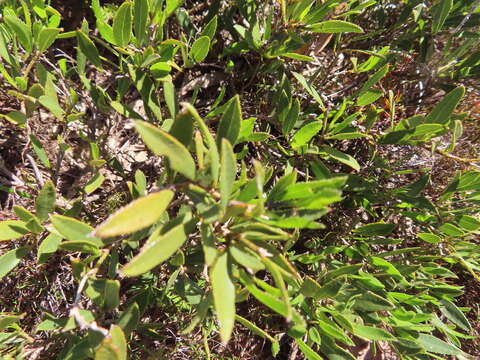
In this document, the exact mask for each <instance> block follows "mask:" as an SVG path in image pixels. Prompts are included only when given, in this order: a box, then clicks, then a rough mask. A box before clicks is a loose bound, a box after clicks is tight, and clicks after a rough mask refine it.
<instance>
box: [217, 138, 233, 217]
mask: <svg viewBox="0 0 480 360" xmlns="http://www.w3.org/2000/svg"><path fill="white" fill-rule="evenodd" d="M236 174H237V166H236V159H235V154H234V153H233V148H232V145H231V144H230V142H229V141H228V140H227V139H225V138H223V139H222V159H221V167H220V196H221V198H220V204H221V206H222V208H223V209H224V210H225V209H226V208H227V204H228V201H229V200H230V195H231V193H232V189H233V182H234V181H235V177H236Z"/></svg>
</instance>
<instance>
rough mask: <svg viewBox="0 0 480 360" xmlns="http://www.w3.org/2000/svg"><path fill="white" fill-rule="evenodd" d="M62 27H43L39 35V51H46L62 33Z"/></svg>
mask: <svg viewBox="0 0 480 360" xmlns="http://www.w3.org/2000/svg"><path fill="white" fill-rule="evenodd" d="M60 31H61V29H58V28H43V29H42V30H40V34H39V35H38V51H40V52H44V51H45V50H47V49H48V48H49V47H50V46H51V45H52V44H53V43H54V41H55V39H56V38H57V35H58V34H60Z"/></svg>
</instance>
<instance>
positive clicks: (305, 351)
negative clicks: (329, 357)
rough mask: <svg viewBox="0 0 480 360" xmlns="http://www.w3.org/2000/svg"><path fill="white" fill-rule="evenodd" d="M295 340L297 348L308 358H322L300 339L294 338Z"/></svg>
mask: <svg viewBox="0 0 480 360" xmlns="http://www.w3.org/2000/svg"><path fill="white" fill-rule="evenodd" d="M295 342H296V343H297V344H298V348H299V349H300V351H301V352H302V353H303V355H305V357H306V358H307V359H308V360H322V357H321V356H320V355H318V354H317V353H316V352H315V351H313V349H312V348H311V347H310V346H308V345H307V344H305V343H304V342H303V341H302V340H300V339H295Z"/></svg>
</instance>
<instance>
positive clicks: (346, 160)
mask: <svg viewBox="0 0 480 360" xmlns="http://www.w3.org/2000/svg"><path fill="white" fill-rule="evenodd" d="M321 151H322V152H324V153H326V154H327V155H326V157H327V158H332V159H334V160H337V161H339V162H341V163H343V164H345V165H348V166H350V167H351V168H352V169H354V170H360V164H359V163H358V162H357V160H356V159H355V158H353V157H352V156H350V155H348V154H345V153H343V152H341V151H340V150H337V149H335V148H332V147H330V146H322V148H321Z"/></svg>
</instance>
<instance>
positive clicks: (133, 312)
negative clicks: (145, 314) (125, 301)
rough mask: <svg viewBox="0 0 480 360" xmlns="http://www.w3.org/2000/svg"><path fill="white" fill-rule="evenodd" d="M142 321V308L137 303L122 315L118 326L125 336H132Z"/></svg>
mask: <svg viewBox="0 0 480 360" xmlns="http://www.w3.org/2000/svg"><path fill="white" fill-rule="evenodd" d="M139 321H140V308H139V307H138V304H137V303H136V302H135V303H133V304H132V305H130V306H129V307H128V308H127V309H126V310H125V311H123V312H122V313H121V314H120V317H119V319H118V321H117V325H118V326H120V327H121V328H122V329H123V331H124V333H125V334H127V335H128V334H130V333H131V332H132V331H133V330H135V329H136V328H137V326H138V323H139Z"/></svg>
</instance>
